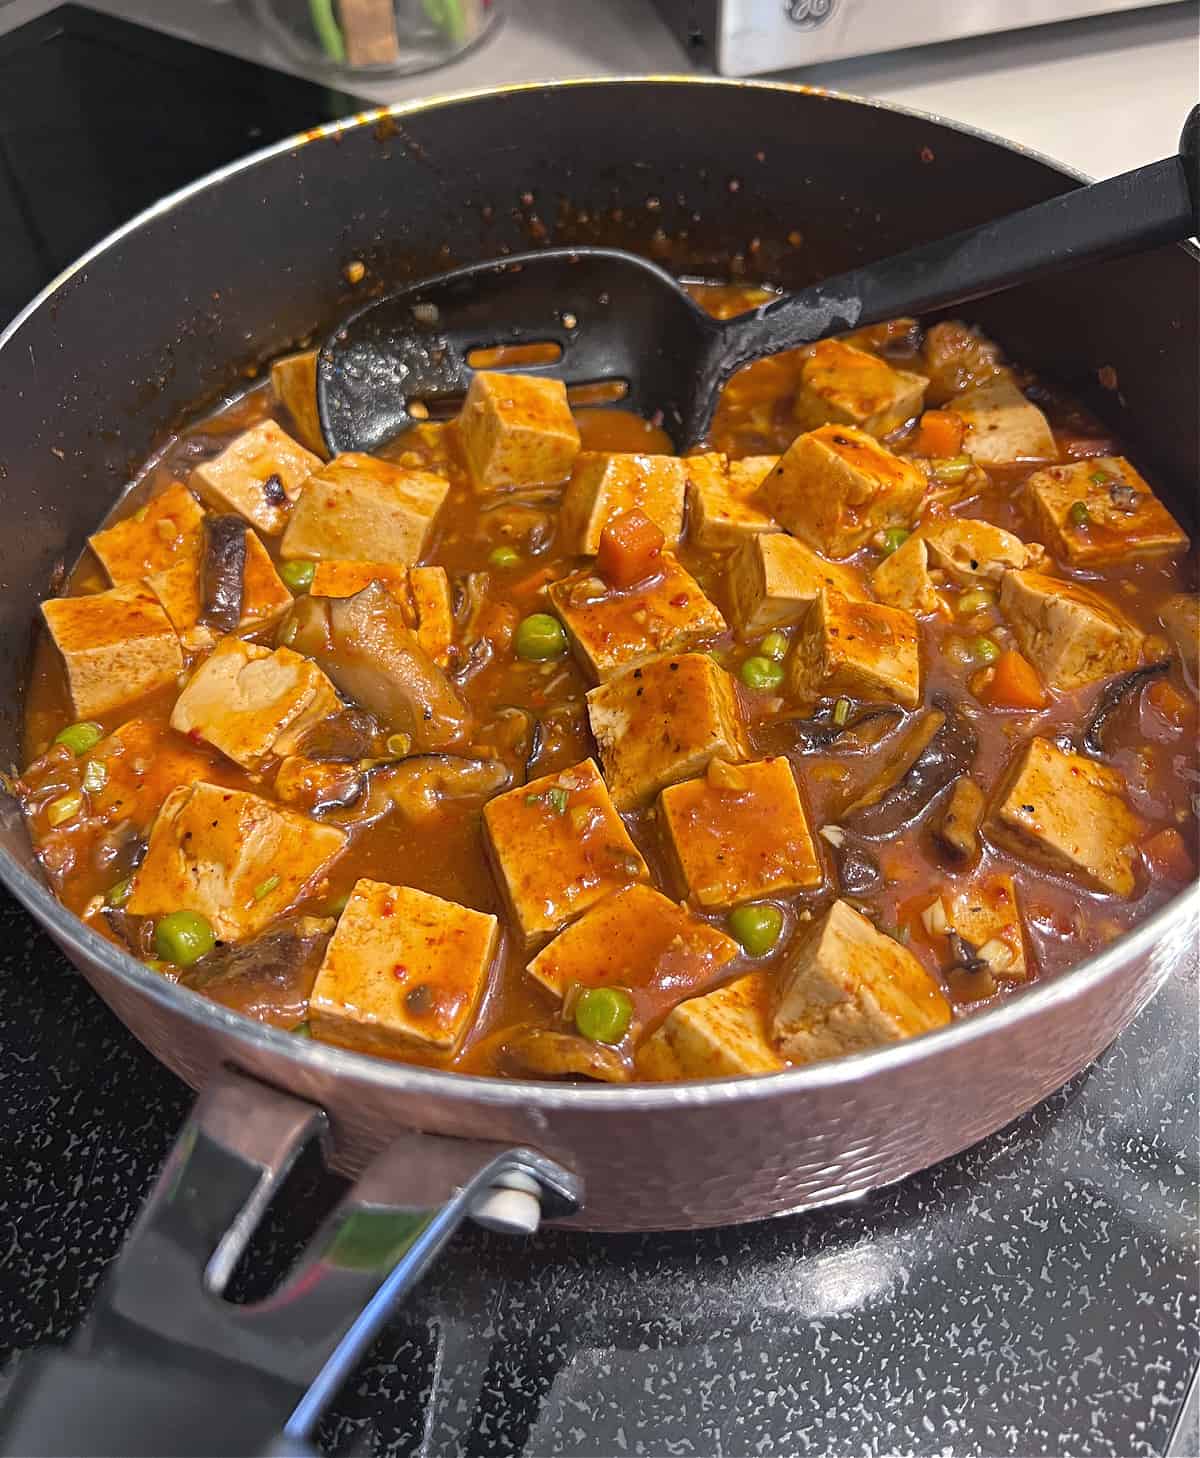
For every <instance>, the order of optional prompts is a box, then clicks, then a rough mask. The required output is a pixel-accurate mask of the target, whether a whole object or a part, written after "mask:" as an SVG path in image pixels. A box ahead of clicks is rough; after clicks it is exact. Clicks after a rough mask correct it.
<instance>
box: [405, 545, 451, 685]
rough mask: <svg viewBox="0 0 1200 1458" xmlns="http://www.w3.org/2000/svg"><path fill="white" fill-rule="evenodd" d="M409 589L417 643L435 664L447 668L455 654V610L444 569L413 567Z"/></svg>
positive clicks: (448, 580)
mask: <svg viewBox="0 0 1200 1458" xmlns="http://www.w3.org/2000/svg"><path fill="white" fill-rule="evenodd" d="M409 587H410V589H411V591H412V600H413V610H414V611H415V613H416V615H417V642H418V643H420V645H421V647H422V648H424V650H425V652H426V653H428V654H429V656H430V658H432V659H433V661H434V662H435V663H436V664H439V665H440V666H441V667H442V668H448V667H449V666H450V659H451V657H452V656H453V653H454V607H453V604H452V601H451V597H450V578H449V577H448V576H447V575H446V569H445V568H444V567H414V568H413V569H412V572H411V573H410V575H409Z"/></svg>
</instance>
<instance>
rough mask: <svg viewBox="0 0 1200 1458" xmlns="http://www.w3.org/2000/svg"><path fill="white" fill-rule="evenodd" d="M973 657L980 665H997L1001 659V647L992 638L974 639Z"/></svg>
mask: <svg viewBox="0 0 1200 1458" xmlns="http://www.w3.org/2000/svg"><path fill="white" fill-rule="evenodd" d="M971 657H972V658H974V659H975V660H976V661H977V662H978V663H995V661H996V659H997V658H999V657H1000V645H999V644H998V643H995V642H993V640H992V639H991V638H972V639H971Z"/></svg>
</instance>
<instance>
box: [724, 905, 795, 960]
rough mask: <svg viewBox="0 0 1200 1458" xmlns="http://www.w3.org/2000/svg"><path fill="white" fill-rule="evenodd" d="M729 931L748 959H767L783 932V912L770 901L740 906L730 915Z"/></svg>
mask: <svg viewBox="0 0 1200 1458" xmlns="http://www.w3.org/2000/svg"><path fill="white" fill-rule="evenodd" d="M729 930H730V931H731V932H732V933H733V934H734V936H735V937H736V938H737V939H738V941H739V942H741V944H742V948H743V950H744V951H745V953H746V955H747V956H748V957H765V956H766V955H767V953H768V952H769V951H771V950H772V949H773V948H774V946H775V944H776V942H778V940H779V937H780V934H781V933H782V931H783V912H782V911H780V909H779V907H778V906H772V905H771V903H770V902H769V901H762V902H759V903H757V904H755V903H753V902H752V903H751V904H750V905H749V906H739V907H738V908H737V909H736V910H734V911H731V912H730V913H729Z"/></svg>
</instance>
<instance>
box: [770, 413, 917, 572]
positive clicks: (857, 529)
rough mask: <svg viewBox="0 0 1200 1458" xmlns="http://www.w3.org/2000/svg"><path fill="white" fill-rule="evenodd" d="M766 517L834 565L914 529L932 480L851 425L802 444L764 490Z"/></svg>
mask: <svg viewBox="0 0 1200 1458" xmlns="http://www.w3.org/2000/svg"><path fill="white" fill-rule="evenodd" d="M759 494H760V496H761V498H762V503H763V505H764V506H765V507H766V509H767V511H769V512H770V514H771V515H772V516H773V517H774V518H775V520H776V521H777V522H778V523H779V524H780V526H782V527H783V528H784V529H785V530H786V531H789V532H791V533H792V535H793V536H797V537H801V538H802V539H803V540H804V541H806V542H807V543H808V544H809V546H811V547H815V548H816V549H817V550H818V551H819V552H823V553H824V554H825V555H826V556H827V557H848V556H849V555H850V554H851V552H856V551H857V550H858V549H859V547H861V546H862V545H863V544H864V542H867V541H869V540H870V538H871V537H873V536H874V535H875V533H876V532H879V531H883V530H884V529H885V528H887V527H893V526H901V527H907V526H911V524H912V522H913V519H914V517H915V516H916V513H917V508H918V507H919V506H920V504H921V498H922V497H923V496H924V494H925V476H924V473H923V472H922V471H920V470H919V469H918V468H917V467H916V466H914V465H913V464H912V462H911V461H904V460H901V459H900V457H899V456H894V455H893V454H892V453H891V451H889V450H887V449H885V448H884V447H883V446H881V445H880V444H879V442H878V441H877V440H876V439H875V437H874V436H871V435H867V434H866V432H865V431H861V430H857V429H856V428H855V427H854V426H852V425H823V426H821V428H820V429H819V430H810V431H809V432H808V434H807V435H801V436H798V437H797V438H796V439H795V440H794V441H793V442H792V444H791V445H790V446H789V447H788V448H787V450H786V451H785V452H784V453H783V455H782V456H780V458H779V464H778V465H777V466H776V467H775V469H774V470H773V471H772V472H771V474H770V475H769V476H768V477H767V478H766V480H765V481H764V482H763V484H762V487H761V490H760V493H759Z"/></svg>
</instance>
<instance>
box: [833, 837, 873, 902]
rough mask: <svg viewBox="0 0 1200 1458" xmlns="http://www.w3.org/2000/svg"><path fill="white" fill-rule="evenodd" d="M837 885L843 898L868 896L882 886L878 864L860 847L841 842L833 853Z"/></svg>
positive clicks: (844, 841)
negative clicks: (835, 862)
mask: <svg viewBox="0 0 1200 1458" xmlns="http://www.w3.org/2000/svg"><path fill="white" fill-rule="evenodd" d="M834 856H835V859H836V861H837V872H838V884H839V885H840V887H841V890H842V894H843V895H845V896H868V895H870V893H871V892H872V891H878V890H879V888H880V886H882V885H883V872H882V871H881V870H880V869H879V865H878V862H877V861H876V860H875V857H874V856H872V855H871V854H870V853H869V852H867V851H865V850H863V848H862V847H861V846H857V845H852V844H851V843H850V842H849V841H847V840H843V841H842V843H841V844H840V845H839V846H838V847H837V848H836V850H835V851H834Z"/></svg>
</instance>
